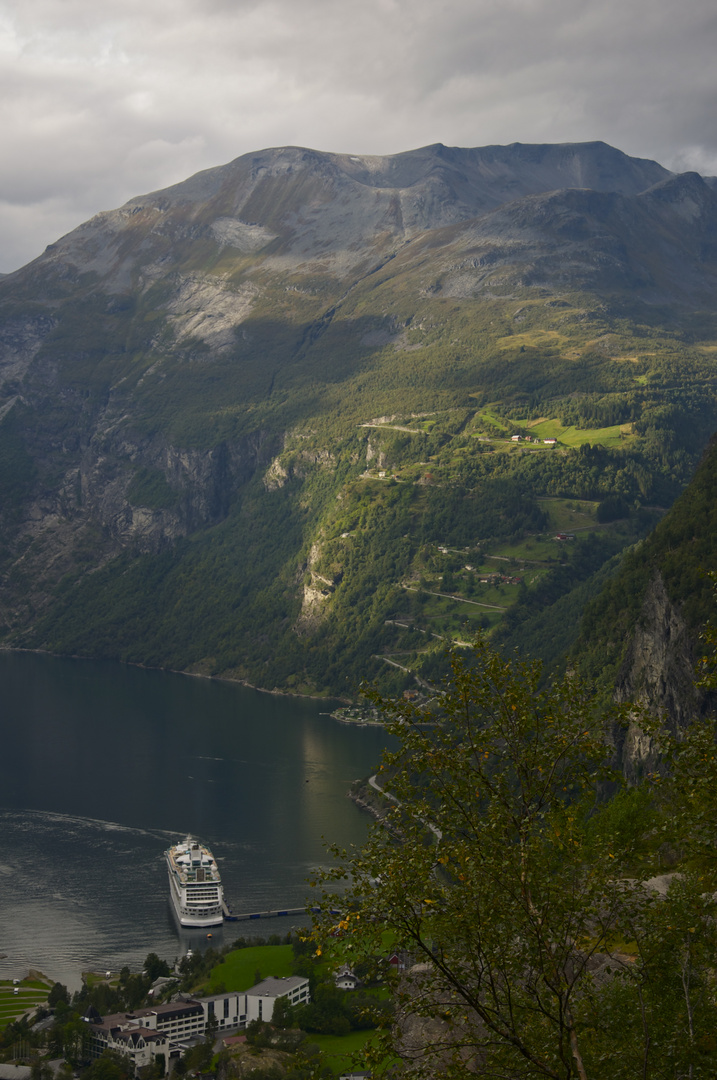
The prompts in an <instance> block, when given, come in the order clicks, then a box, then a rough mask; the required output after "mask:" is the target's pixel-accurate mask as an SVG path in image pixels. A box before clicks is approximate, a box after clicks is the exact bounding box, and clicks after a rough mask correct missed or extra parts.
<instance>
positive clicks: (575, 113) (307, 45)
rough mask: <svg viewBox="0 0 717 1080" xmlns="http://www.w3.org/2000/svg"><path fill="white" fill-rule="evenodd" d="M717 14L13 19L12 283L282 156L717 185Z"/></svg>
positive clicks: (34, 11)
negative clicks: (622, 159) (619, 174)
mask: <svg viewBox="0 0 717 1080" xmlns="http://www.w3.org/2000/svg"><path fill="white" fill-rule="evenodd" d="M716 54H717V4H715V3H714V0H679V2H678V0H350V2H349V0H102V3H101V4H100V3H98V2H97V0H0V112H1V115H2V122H1V124H0V140H1V142H0V272H8V271H11V270H13V269H16V268H18V267H19V266H21V265H24V263H26V262H28V261H29V260H30V259H32V258H34V257H35V256H37V255H39V254H40V253H41V252H42V251H43V249H44V248H45V246H46V245H47V244H49V243H52V242H53V241H54V240H56V239H57V238H58V237H59V236H61V235H63V234H64V233H66V232H68V231H69V230H70V229H72V228H74V227H75V226H77V225H79V224H80V223H81V222H82V221H85V220H87V219H88V218H90V217H92V215H93V214H95V213H97V212H98V211H100V210H109V209H112V208H114V207H116V206H119V205H121V204H122V203H123V202H125V201H126V200H127V199H129V198H132V197H133V196H135V195H141V194H144V193H145V192H147V191H152V190H156V189H157V188H161V187H166V186H168V185H169V184H172V183H176V182H177V181H180V180H183V179H185V178H186V177H187V176H190V175H191V174H192V173H194V172H197V171H198V170H200V169H204V168H209V167H211V166H213V165H221V164H224V163H225V162H227V161H231V160H232V159H233V158H235V157H238V156H239V155H240V154H244V153H249V152H251V151H254V150H259V149H263V148H265V147H269V146H285V145H300V146H310V147H312V148H314V149H317V150H328V151H336V152H343V153H353V154H389V153H397V152H399V151H401V150H410V149H414V148H415V147H419V146H425V145H427V144H430V143H436V142H442V143H445V144H446V145H451V146H484V145H487V144H491V143H511V142H581V141H589V140H593V139H603V140H604V141H605V142H608V143H611V144H612V145H613V146H617V147H619V148H620V149H621V150H624V151H625V152H626V153H629V154H633V155H635V156H638V157H649V158H654V159H655V160H658V161H659V162H660V163H661V164H663V165H665V166H666V167H667V168H670V169H673V170H675V171H684V170H686V169H696V170H697V171H699V172H702V173H704V174H710V175H715V174H717V64H716V63H715V59H714V58H715V55H716Z"/></svg>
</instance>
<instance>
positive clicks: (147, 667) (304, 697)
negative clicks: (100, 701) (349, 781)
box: [0, 645, 352, 719]
mask: <svg viewBox="0 0 717 1080" xmlns="http://www.w3.org/2000/svg"><path fill="white" fill-rule="evenodd" d="M0 652H6V653H32V654H34V655H35V656H52V657H54V658H55V659H56V660H86V661H89V662H90V663H92V662H94V663H106V664H123V665H124V666H125V667H136V668H141V669H142V670H143V671H165V672H167V673H168V674H170V675H186V676H187V678H190V679H206V680H207V681H208V682H223V683H231V684H233V685H236V686H244V687H246V689H247V690H256V692H257V693H258V694H274V696H275V697H288V698H295V699H296V700H297V701H325V702H326V703H327V704H330V703H331V702H332V701H338V702H339V703H340V705H344V706H346V705H351V704H352V701H351V699H350V698H341V697H333V696H329V695H324V694H292V693H291V691H290V690H279V689H278V687H274V689H273V690H269V689H268V688H267V687H265V686H255V685H254V683H250V682H249V681H248V680H247V679H232V678H230V677H228V676H226V675H205V674H204V673H203V672H201V671H180V670H179V669H177V668H165V667H153V666H152V665H151V664H140V663H137V662H135V661H132V660H116V659H113V658H111V657H107V656H78V655H76V654H75V653H53V652H50V650H49V649H24V648H22V646H19V645H0ZM323 715H325V716H330V717H331V718H332V719H335V717H334V715H333V713H324V714H323Z"/></svg>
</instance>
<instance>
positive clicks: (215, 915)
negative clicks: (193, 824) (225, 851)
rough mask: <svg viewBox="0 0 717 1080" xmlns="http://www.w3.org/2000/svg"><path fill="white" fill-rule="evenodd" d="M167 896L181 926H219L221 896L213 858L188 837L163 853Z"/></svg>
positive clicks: (219, 881)
mask: <svg viewBox="0 0 717 1080" xmlns="http://www.w3.org/2000/svg"><path fill="white" fill-rule="evenodd" d="M166 860H167V871H168V875H169V896H170V899H171V901H172V907H173V908H174V914H175V916H176V918H177V921H178V923H179V925H180V926H182V927H194V928H197V927H200V928H201V927H205V926H219V925H221V923H222V922H223V921H224V911H223V900H224V894H223V890H222V885H221V879H220V876H219V871H218V869H217V864H216V862H215V860H214V856H213V855H212V854H211V852H210V851H209V850H208V848H205V847H204V846H203V845H201V844H198V843H197V842H196V841H193V840H192V839H191V837H187V840H186V841H185V842H184V843H183V844H175V845H174V847H171V848H170V849H169V850H168V851H167V852H166Z"/></svg>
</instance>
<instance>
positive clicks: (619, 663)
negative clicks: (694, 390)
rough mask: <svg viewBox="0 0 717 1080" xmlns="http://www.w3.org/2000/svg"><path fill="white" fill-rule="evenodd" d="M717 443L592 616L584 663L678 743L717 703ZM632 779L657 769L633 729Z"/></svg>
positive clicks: (628, 744)
mask: <svg viewBox="0 0 717 1080" xmlns="http://www.w3.org/2000/svg"><path fill="white" fill-rule="evenodd" d="M715 571H717V440H713V441H712V442H711V444H710V446H709V448H708V450H707V452H706V453H705V456H704V459H703V461H702V462H701V464H700V467H699V468H698V470H697V473H696V474H695V477H694V479H693V480H692V482H691V483H690V485H689V486H688V488H687V489H686V491H685V492H684V493H683V495H681V496H680V498H679V499H678V500H677V502H676V503H675V504H674V506H673V507H672V509H671V510H670V511H669V513H668V514H667V515H666V516H665V518H664V519H663V521H661V522H660V524H659V525H658V526H657V528H656V529H655V531H654V532H653V533H652V534H651V535H650V536H649V537H647V539H645V540H644V541H643V542H642V543H641V544H640V545H638V546H637V548H636V549H634V550H633V551H630V552H628V553H627V555H626V556H625V558H624V559H623V561H622V565H621V566H620V569H619V570H618V572H617V573H616V574H615V576H614V577H613V578H612V579H611V580H610V581H609V582H608V583H607V585H606V586H605V588H604V590H603V591H602V593H601V594H600V596H599V597H598V598H597V599H596V600H595V601H593V602H592V603H591V604H590V605H589V607H588V610H587V612H586V614H585V618H584V621H583V627H582V631H581V636H580V640H579V642H578V645H577V647H576V649H575V652H574V657H575V659H576V660H577V662H578V665H579V666H581V667H582V669H583V670H584V671H585V672H587V673H589V674H590V675H592V676H593V677H597V678H598V679H599V680H600V681H601V683H602V686H603V688H604V690H605V691H607V690H609V687H610V685H611V684H612V685H613V686H614V697H615V700H616V701H617V702H618V703H624V702H631V701H634V702H636V703H638V704H639V705H641V706H646V707H647V708H648V710H649V712H650V713H651V714H652V715H654V716H660V717H661V718H662V721H663V723H664V724H665V726H666V727H667V728H668V729H669V730H670V731H671V732H673V734H676V733H678V732H679V731H680V729H683V728H684V727H685V726H686V725H687V724H688V723H689V722H690V721H691V720H693V719H695V718H697V717H699V716H700V715H701V714H702V713H703V711H704V710H705V709H708V708H711V707H712V706H713V705H714V702H713V700H712V698H711V697H705V694H704V693H703V692H701V691H700V690H698V689H697V688H696V687H695V665H696V663H697V660H698V659H699V657H700V655H701V652H702V648H703V647H702V646H701V643H700V635H701V633H702V632H703V630H704V628H705V626H706V625H707V624H714V622H715V616H716V614H717V612H716V607H715V603H714V588H713V583H712V580H711V578H710V577H708V574H710V573H714V572H715ZM618 745H619V751H620V755H621V759H622V763H623V767H624V769H625V771H626V773H627V775H629V776H631V777H637V776H639V775H641V774H642V773H644V772H645V771H646V770H650V769H652V768H653V767H654V765H655V764H656V762H657V757H656V754H655V750H654V747H653V745H652V743H651V740H650V739H649V738H648V737H647V736H646V735H645V734H644V733H643V732H641V731H640V729H639V727H638V726H637V725H636V724H635V723H632V724H631V725H630V727H629V728H628V730H627V732H626V733H625V734H624V739H623V738H622V737H620V738H619V740H618Z"/></svg>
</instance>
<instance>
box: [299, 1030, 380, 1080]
mask: <svg viewBox="0 0 717 1080" xmlns="http://www.w3.org/2000/svg"><path fill="white" fill-rule="evenodd" d="M374 1035H375V1033H374V1032H373V1031H350V1032H349V1033H348V1035H309V1036H307V1041H308V1042H309V1043H315V1044H316V1046H318V1048H319V1050H320V1051H321V1053H322V1055H323V1058H322V1064H323V1065H328V1066H329V1068H331V1069H333V1071H334V1072H335V1073H336V1075H337V1076H338V1075H339V1074H340V1073H342V1072H348V1071H350V1070H351V1069H352V1066H353V1062H352V1057H353V1055H354V1054H357V1053H358V1052H359V1051H361V1050H362V1049H363V1048H364V1046H365V1045H366V1043H367V1042H369V1040H370V1039H371V1038H372V1037H374Z"/></svg>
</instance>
